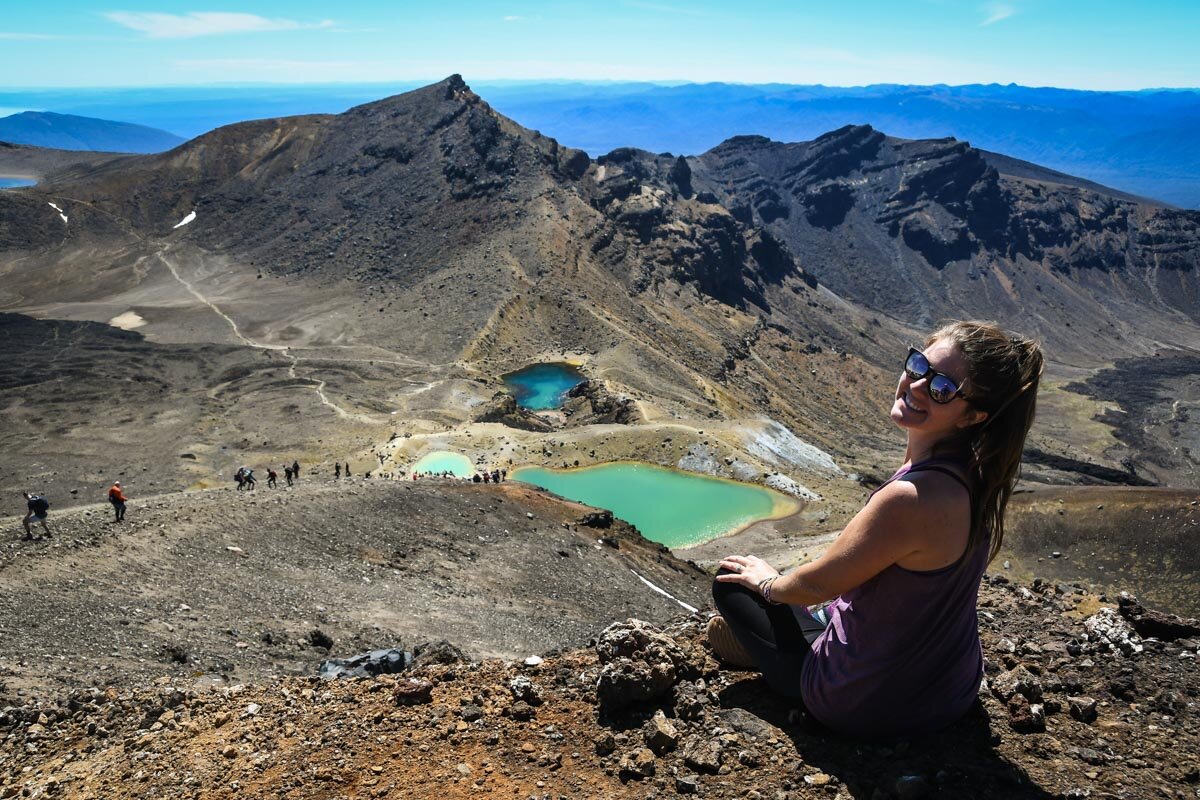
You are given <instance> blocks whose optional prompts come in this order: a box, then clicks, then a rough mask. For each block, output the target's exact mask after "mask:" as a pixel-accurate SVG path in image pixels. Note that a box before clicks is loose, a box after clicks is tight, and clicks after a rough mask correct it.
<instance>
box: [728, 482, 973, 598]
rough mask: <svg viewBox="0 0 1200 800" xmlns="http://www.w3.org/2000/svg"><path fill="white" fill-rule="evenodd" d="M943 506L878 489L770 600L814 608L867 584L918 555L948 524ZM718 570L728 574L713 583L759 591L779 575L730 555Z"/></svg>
mask: <svg viewBox="0 0 1200 800" xmlns="http://www.w3.org/2000/svg"><path fill="white" fill-rule="evenodd" d="M947 511H949V509H947V508H945V507H944V504H939V503H935V502H930V501H929V498H928V497H927V498H926V499H925V502H919V501H918V494H917V487H916V486H914V485H913V484H912V483H910V482H909V481H893V482H892V483H889V484H888V485H887V486H885V487H883V489H881V490H880V491H879V492H878V493H877V494H876V495H875V496H874V497H872V498H871V500H870V502H868V503H867V505H866V506H864V507H863V509H862V510H861V511H859V512H858V513H857V514H856V515H855V516H854V519H852V520H850V524H848V525H847V526H846V527H845V529H843V530H842V532H841V534H839V535H838V538H837V539H836V540H835V541H834V543H833V544H832V545H830V547H829V549H828V550H826V551H825V554H824V555H822V556H821V557H820V558H819V559H817V560H816V561H810V562H809V563H807V564H804V565H802V566H799V567H797V568H796V569H794V570H793V571H791V572H789V573H788V574H787V575H781V576H779V577H778V578H776V579H775V581H774V582H773V583H772V584H771V600H772V601H774V602H777V603H790V604H792V605H806V606H808V605H815V604H817V603H822V602H824V601H826V600H831V599H833V598H834V597H837V596H838V595H839V594H841V593H842V592H845V591H847V590H849V589H853V588H854V587H855V586H859V585H861V584H863V583H866V582H867V581H868V580H870V579H871V578H873V577H875V576H876V575H878V574H879V573H880V572H882V571H883V570H885V569H887V568H888V567H889V566H891V565H892V564H895V563H896V562H897V561H899V560H901V559H903V558H904V557H905V556H908V555H911V554H912V553H915V552H917V551H918V550H920V549H921V548H922V547H923V546H924V543H925V541H926V538H927V537H928V536H929V534H930V532H931V531H936V530H939V529H944V526H945V525H946V524H948V522H949V521H950V520H949V518H948V517H947V513H946V512H947ZM721 566H723V567H725V568H726V569H730V570H733V574H729V575H719V576H718V577H717V580H718V581H722V582H730V583H740V584H742V585H744V586H746V587H748V588H750V589H754V590H756V591H758V587H759V584H760V583H761V582H762V581H763V580H765V579H766V578H769V577H772V576H774V575H778V573H777V572H776V571H775V570H774V569H773V568H772V567H771V566H770V565H769V564H767V563H766V562H765V561H763V560H762V559H760V558H755V557H754V556H729V557H728V558H726V559H724V560H722V562H721Z"/></svg>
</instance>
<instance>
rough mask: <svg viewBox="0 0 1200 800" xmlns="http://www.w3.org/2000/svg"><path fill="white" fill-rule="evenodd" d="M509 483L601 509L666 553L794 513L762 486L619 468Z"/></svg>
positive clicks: (645, 467)
mask: <svg viewBox="0 0 1200 800" xmlns="http://www.w3.org/2000/svg"><path fill="white" fill-rule="evenodd" d="M511 477H512V479H513V480H518V481H523V482H525V483H531V484H533V485H534V486H540V487H542V488H543V489H547V490H549V491H551V492H554V493H555V494H557V495H559V496H561V497H565V498H567V499H568V500H575V501H578V502H580V503H587V504H588V505H590V506H596V507H597V508H605V509H608V510H609V511H611V512H613V514H614V515H616V516H617V517H620V518H621V519H623V520H625V521H627V522H630V523H632V524H633V525H636V526H637V529H638V530H639V531H641V533H642V535H643V536H645V537H646V538H647V539H650V540H651V541H654V542H658V543H660V544H665V545H666V546H667V547H684V546H687V545H690V544H699V543H700V542H706V541H708V540H709V539H715V538H717V537H718V536H722V535H724V534H727V533H730V532H732V531H734V530H737V529H738V528H741V527H743V526H745V525H748V524H749V523H751V522H756V521H758V520H762V519H772V518H778V517H784V516H787V515H788V514H791V513H793V512H794V511H796V510H797V508H798V505H797V503H795V502H794V501H792V500H791V499H790V498H788V497H786V496H784V495H782V494H780V493H778V492H775V491H772V490H770V489H764V488H762V487H761V486H754V485H751V484H748V483H738V482H735V481H727V480H720V479H718V478H709V477H705V476H703V475H693V474H691V473H686V472H678V471H676V470H672V469H664V468H663V467H656V466H653V465H651V464H636V463H629V462H621V463H615V464H600V465H598V466H595V467H584V468H583V469H571V470H559V469H545V468H543V467H520V468H518V469H516V470H514V471H513V472H512V475H511Z"/></svg>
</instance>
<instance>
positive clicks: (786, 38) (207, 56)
mask: <svg viewBox="0 0 1200 800" xmlns="http://www.w3.org/2000/svg"><path fill="white" fill-rule="evenodd" d="M0 7H2V9H3V13H2V14H0V86H3V87H6V88H17V87H49V86H62V87H85V86H154V85H196V84H200V85H204V84H230V83H233V84H245V83H325V82H369V81H391V82H394V81H425V80H429V81H432V80H437V79H440V78H443V77H445V76H446V75H449V74H451V73H455V72H458V73H461V74H462V75H463V76H464V77H465V78H466V79H467V81H468V82H470V81H486V80H496V79H524V80H549V79H588V80H605V79H607V80H663V81H669V80H683V81H729V82H742V83H768V82H780V83H824V84H829V85H840V86H850V85H862V84H868V83H921V84H928V83H948V84H963V83H992V82H997V83H1009V82H1015V83H1020V84H1024V85H1030V86H1061V87H1070V88H1080V89H1140V88H1148V87H1198V86H1200V46H1197V42H1200V1H1197V0H1179V1H1178V2H1163V1H1158V2H1156V1H1155V0H1139V1H1138V2H1130V0H1122V1H1121V2H1112V1H1110V0H1086V1H1085V0H1005V1H1004V2H991V1H990V0H988V1H985V2H971V1H968V0H892V1H891V2H885V1H883V0H878V1H877V0H863V1H861V2H856V1H855V0H821V2H811V1H810V0H792V2H765V1H763V0H739V1H738V2H732V1H726V2H710V1H709V0H694V1H693V2H682V0H663V1H662V2H659V0H610V2H540V3H539V2H526V1H524V0H506V1H500V0H467V1H466V2H440V3H413V2H405V1H404V0H391V1H390V2H366V1H362V2H355V1H354V0H344V1H343V2H338V3H330V2H313V1H312V0H288V2H281V1H275V0H264V1H263V2H224V3H211V2H202V1H201V0H196V1H195V2H169V1H168V0H157V2H154V1H150V0H113V2H112V3H106V2H78V1H77V0H55V2H27V0H2V2H0Z"/></svg>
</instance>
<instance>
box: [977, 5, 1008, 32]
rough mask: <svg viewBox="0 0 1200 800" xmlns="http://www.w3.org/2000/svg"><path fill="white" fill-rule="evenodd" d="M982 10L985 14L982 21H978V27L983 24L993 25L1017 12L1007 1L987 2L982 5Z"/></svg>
mask: <svg viewBox="0 0 1200 800" xmlns="http://www.w3.org/2000/svg"><path fill="white" fill-rule="evenodd" d="M983 10H984V11H985V12H986V13H987V16H986V17H984V19H983V22H981V23H979V27H981V28H982V27H984V26H985V25H995V24H996V23H997V22H999V21H1000V20H1002V19H1008V18H1009V17H1011V16H1012V15H1013V14H1015V13H1017V10H1016V9H1015V8H1013V7H1012V6H1011V5H1009V4H1008V3H988V4H987V5H986V6H984V7H983Z"/></svg>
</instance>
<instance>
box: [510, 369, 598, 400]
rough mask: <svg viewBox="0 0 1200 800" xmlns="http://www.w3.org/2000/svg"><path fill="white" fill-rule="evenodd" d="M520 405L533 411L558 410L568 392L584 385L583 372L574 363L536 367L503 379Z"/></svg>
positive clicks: (522, 370)
mask: <svg viewBox="0 0 1200 800" xmlns="http://www.w3.org/2000/svg"><path fill="white" fill-rule="evenodd" d="M502 380H503V381H504V383H505V385H507V386H508V388H509V389H511V390H512V393H513V397H514V398H515V399H516V401H517V405H519V406H521V407H523V408H528V409H531V410H533V411H545V410H547V409H551V408H558V407H559V406H561V405H562V404H563V401H564V400H565V399H566V397H567V392H569V391H571V389H573V388H574V387H576V386H578V385H579V384H581V383H583V382H584V381H585V380H586V378H585V377H584V375H583V373H581V372H580V371H579V370H578V369H576V368H575V367H574V366H572V365H571V364H534V365H533V366H531V367H525V368H524V369H519V370H517V371H516V372H510V373H508V374H507V375H504V376H502Z"/></svg>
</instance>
